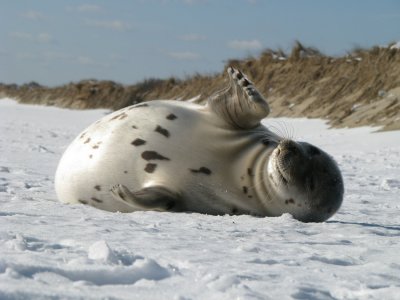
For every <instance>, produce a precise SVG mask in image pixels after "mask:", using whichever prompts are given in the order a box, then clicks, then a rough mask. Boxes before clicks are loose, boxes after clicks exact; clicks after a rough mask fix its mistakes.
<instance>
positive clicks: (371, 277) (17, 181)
mask: <svg viewBox="0 0 400 300" xmlns="http://www.w3.org/2000/svg"><path fill="white" fill-rule="evenodd" d="M105 113H107V111H105V110H92V111H72V110H65V109H64V110H63V109H58V108H51V107H39V106H30V105H20V104H16V103H15V102H13V101H11V100H0V299H32V298H39V299H58V298H62V299H101V298H102V299H399V298H400V213H399V212H400V196H399V193H400V159H399V158H400V132H383V133H371V132H372V131H373V129H371V128H357V129H340V130H338V129H334V130H328V129H327V127H326V126H325V125H324V123H323V122H322V121H319V120H305V119H286V120H282V119H279V120H278V119H270V120H267V121H266V123H268V124H271V126H272V127H273V128H275V129H276V130H277V131H280V132H283V133H286V134H289V135H291V136H294V137H295V138H297V139H303V140H306V141H309V142H311V143H314V144H316V145H317V146H320V147H321V148H323V149H325V150H326V151H327V152H329V153H331V154H332V155H333V156H334V157H335V159H336V160H337V161H338V163H339V165H340V167H341V169H342V171H343V176H344V180H345V187H346V195H345V200H344V203H343V206H342V208H341V209H340V211H339V212H338V213H337V214H336V215H335V216H334V217H333V218H331V219H330V220H328V221H327V222H325V223H319V224H317V223H313V224H305V223H301V222H298V221H296V220H294V219H292V218H291V216H290V215H283V216H281V217H278V218H255V217H251V216H207V215H200V214H189V213H187V214H185V213H181V214H177V213H157V212H137V213H131V214H120V213H109V212H104V211H100V210H96V209H95V208H92V207H86V206H83V205H76V206H71V205H64V204H61V203H60V202H58V201H57V199H56V195H55V192H54V188H53V181H54V172H55V169H56V166H57V163H58V160H59V158H60V156H61V154H62V152H63V150H64V149H65V147H66V146H67V145H68V144H69V143H70V141H71V140H72V139H73V138H74V137H75V136H76V135H77V134H78V133H79V132H80V131H81V130H82V129H83V128H85V127H86V126H87V125H89V124H90V123H92V122H93V121H95V120H96V119H98V118H99V117H101V116H103V115H104V114H105Z"/></svg>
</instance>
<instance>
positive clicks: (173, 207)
mask: <svg viewBox="0 0 400 300" xmlns="http://www.w3.org/2000/svg"><path fill="white" fill-rule="evenodd" d="M110 192H111V194H112V195H113V197H114V198H115V199H117V200H119V201H122V202H124V203H126V204H128V205H130V206H135V207H140V208H142V209H148V210H162V211H180V209H179V203H180V201H179V195H178V194H176V193H173V192H172V191H170V190H169V189H167V188H165V187H163V186H153V187H146V188H143V189H141V190H139V191H136V192H131V191H130V190H129V189H128V188H127V187H126V186H124V185H122V184H117V185H115V186H113V187H112V188H111V190H110Z"/></svg>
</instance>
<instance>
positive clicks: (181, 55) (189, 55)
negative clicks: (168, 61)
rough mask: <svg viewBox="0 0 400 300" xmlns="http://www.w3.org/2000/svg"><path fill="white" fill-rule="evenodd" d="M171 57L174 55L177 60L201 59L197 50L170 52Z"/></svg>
mask: <svg viewBox="0 0 400 300" xmlns="http://www.w3.org/2000/svg"><path fill="white" fill-rule="evenodd" d="M168 56H169V57H172V58H174V59H177V60H197V59H200V55H199V54H198V53H195V52H189V51H187V52H170V53H168Z"/></svg>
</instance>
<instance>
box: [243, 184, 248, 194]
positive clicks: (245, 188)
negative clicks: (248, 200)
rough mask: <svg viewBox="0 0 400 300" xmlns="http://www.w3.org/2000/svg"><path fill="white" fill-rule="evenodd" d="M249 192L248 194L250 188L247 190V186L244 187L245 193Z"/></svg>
mask: <svg viewBox="0 0 400 300" xmlns="http://www.w3.org/2000/svg"><path fill="white" fill-rule="evenodd" d="M247 192H248V188H247V186H244V187H243V193H245V194H247Z"/></svg>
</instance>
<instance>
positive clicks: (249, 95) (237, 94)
mask: <svg viewBox="0 0 400 300" xmlns="http://www.w3.org/2000/svg"><path fill="white" fill-rule="evenodd" d="M228 75H229V85H228V87H226V88H225V89H223V90H221V91H219V92H217V93H215V94H214V95H212V96H211V97H210V99H209V100H208V105H209V107H210V108H211V110H212V111H214V112H215V113H216V114H217V115H218V116H219V117H221V118H222V119H224V120H225V121H226V122H227V123H229V124H230V125H232V126H234V127H236V128H242V129H251V128H254V127H257V126H258V125H260V121H261V120H262V119H263V118H265V117H266V116H267V115H268V114H269V106H268V103H267V101H266V100H265V99H264V97H263V96H262V95H261V94H260V92H259V91H258V90H257V89H256V88H255V87H254V86H253V84H252V83H251V82H250V81H249V80H248V79H247V78H246V76H245V75H244V74H243V73H242V72H240V71H239V70H236V69H234V68H231V67H229V68H228Z"/></svg>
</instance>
